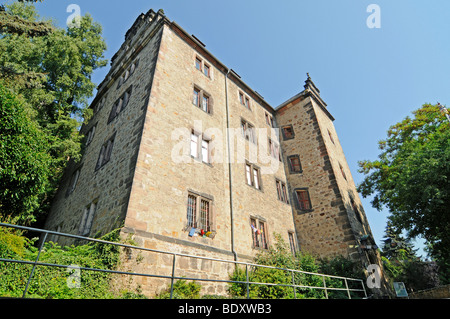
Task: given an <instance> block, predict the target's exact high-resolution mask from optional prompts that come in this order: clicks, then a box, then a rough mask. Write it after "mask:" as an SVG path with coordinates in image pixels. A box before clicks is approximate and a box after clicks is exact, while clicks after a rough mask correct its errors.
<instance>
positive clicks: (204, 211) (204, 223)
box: [198, 198, 210, 231]
mask: <svg viewBox="0 0 450 319" xmlns="http://www.w3.org/2000/svg"><path fill="white" fill-rule="evenodd" d="M209 219H210V216H209V201H208V200H204V199H203V198H201V199H200V219H199V223H198V228H200V229H204V230H205V231H210V222H209Z"/></svg>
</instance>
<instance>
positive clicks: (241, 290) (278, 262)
mask: <svg viewBox="0 0 450 319" xmlns="http://www.w3.org/2000/svg"><path fill="white" fill-rule="evenodd" d="M275 238H276V242H275V245H274V246H272V247H269V249H268V250H267V251H262V252H260V253H259V254H258V255H257V256H256V257H255V260H254V263H255V264H260V265H265V266H272V267H279V268H287V269H293V270H303V271H308V272H318V271H319V267H318V265H317V264H316V260H315V258H314V257H313V256H311V255H309V254H307V253H299V254H297V255H296V256H294V255H293V254H292V253H291V250H290V249H289V247H288V246H287V244H286V243H285V242H284V241H283V239H282V238H281V236H280V235H278V234H275ZM248 272H249V281H250V282H260V283H273V284H282V285H291V284H292V273H291V272H290V271H287V270H281V269H271V268H265V267H252V268H249V269H248ZM230 279H231V280H234V281H246V270H245V268H243V267H236V268H235V270H234V272H233V273H232V274H230ZM294 283H295V284H296V285H305V286H322V285H323V283H322V279H321V277H320V276H316V275H309V274H303V273H296V272H294ZM228 292H229V293H230V295H232V296H233V297H246V296H247V284H245V283H231V284H230V286H229V289H228ZM295 294H296V297H297V298H324V297H325V294H324V293H323V291H321V290H317V289H309V288H296V290H295ZM295 294H294V289H293V288H292V287H288V286H274V285H258V284H250V285H249V296H250V298H263V299H292V298H294V297H295Z"/></svg>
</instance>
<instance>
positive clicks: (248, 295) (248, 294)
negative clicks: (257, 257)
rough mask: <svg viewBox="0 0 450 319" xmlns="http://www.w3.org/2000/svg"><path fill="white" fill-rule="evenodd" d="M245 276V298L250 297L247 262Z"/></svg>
mask: <svg viewBox="0 0 450 319" xmlns="http://www.w3.org/2000/svg"><path fill="white" fill-rule="evenodd" d="M245 277H246V280H247V299H250V281H249V279H248V278H249V277H248V264H245Z"/></svg>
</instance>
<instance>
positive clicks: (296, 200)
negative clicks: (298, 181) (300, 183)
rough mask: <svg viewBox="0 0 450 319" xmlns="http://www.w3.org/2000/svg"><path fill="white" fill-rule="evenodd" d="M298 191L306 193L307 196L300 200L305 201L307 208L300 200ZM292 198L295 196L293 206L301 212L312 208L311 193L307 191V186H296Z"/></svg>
mask: <svg viewBox="0 0 450 319" xmlns="http://www.w3.org/2000/svg"><path fill="white" fill-rule="evenodd" d="M299 193H304V194H306V195H307V198H306V199H305V198H303V199H302V201H301V202H307V203H308V206H309V208H305V207H304V205H303V204H301V202H300V197H299ZM294 198H295V207H296V208H297V209H298V210H300V211H302V212H311V211H313V210H314V208H313V205H312V202H311V195H310V193H309V188H306V187H304V188H296V189H294Z"/></svg>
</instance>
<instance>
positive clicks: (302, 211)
mask: <svg viewBox="0 0 450 319" xmlns="http://www.w3.org/2000/svg"><path fill="white" fill-rule="evenodd" d="M295 210H296V211H297V215H302V214H306V213H312V212H313V211H314V208H313V209H305V210H301V209H298V208H296V209H295Z"/></svg>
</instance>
